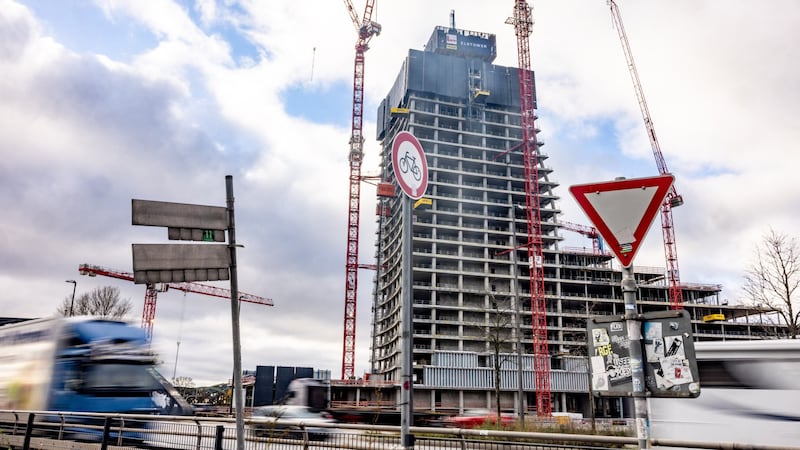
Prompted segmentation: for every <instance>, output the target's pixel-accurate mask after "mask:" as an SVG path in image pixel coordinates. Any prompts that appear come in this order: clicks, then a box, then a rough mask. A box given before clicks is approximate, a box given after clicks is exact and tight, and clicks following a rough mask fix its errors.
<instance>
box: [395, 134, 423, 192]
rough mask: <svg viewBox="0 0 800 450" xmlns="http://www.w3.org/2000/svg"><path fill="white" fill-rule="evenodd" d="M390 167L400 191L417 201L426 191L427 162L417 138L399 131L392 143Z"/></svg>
mask: <svg viewBox="0 0 800 450" xmlns="http://www.w3.org/2000/svg"><path fill="white" fill-rule="evenodd" d="M392 167H394V174H395V176H396V177H397V182H398V184H400V189H402V190H403V192H405V193H406V195H408V196H409V197H411V198H413V199H414V200H419V199H420V198H422V196H423V195H424V194H425V190H426V189H428V162H427V161H426V160H425V152H424V151H423V150H422V145H420V143H419V141H418V140H417V138H415V137H414V135H413V134H411V133H409V132H408V131H401V132H400V133H398V134H397V136H395V138H394V142H393V143H392Z"/></svg>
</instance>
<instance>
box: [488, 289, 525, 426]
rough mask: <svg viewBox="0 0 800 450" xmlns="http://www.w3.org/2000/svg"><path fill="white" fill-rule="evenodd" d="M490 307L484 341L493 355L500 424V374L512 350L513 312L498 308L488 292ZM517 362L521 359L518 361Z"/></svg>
mask: <svg viewBox="0 0 800 450" xmlns="http://www.w3.org/2000/svg"><path fill="white" fill-rule="evenodd" d="M489 295H490V297H491V301H492V309H491V310H490V311H489V321H488V323H487V325H486V341H487V342H488V343H489V348H490V349H491V352H492V355H493V356H494V367H493V369H494V403H495V409H496V413H497V423H498V424H500V423H501V422H500V409H501V408H500V374H501V371H500V370H501V368H502V366H503V363H504V362H505V361H506V360H508V359H509V358H510V356H509V354H510V353H511V352H512V350H513V348H512V342H513V339H512V334H511V330H512V328H513V327H514V323H513V314H512V311H511V310H510V309H500V308H499V305H498V302H497V300H496V299H495V297H494V294H492V293H489ZM518 363H519V364H521V363H522V361H519V362H518Z"/></svg>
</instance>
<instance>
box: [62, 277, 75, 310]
mask: <svg viewBox="0 0 800 450" xmlns="http://www.w3.org/2000/svg"><path fill="white" fill-rule="evenodd" d="M64 282H65V283H72V300H70V302H69V316H70V317H72V308H73V307H74V306H75V288H76V287H78V282H77V281H75V280H65V281H64Z"/></svg>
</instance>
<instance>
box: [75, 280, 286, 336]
mask: <svg viewBox="0 0 800 450" xmlns="http://www.w3.org/2000/svg"><path fill="white" fill-rule="evenodd" d="M78 272H79V273H80V274H81V275H88V276H90V277H96V276H98V275H100V276H104V277H110V278H116V279H118V280H125V281H133V273H132V272H125V271H122V270H114V269H108V268H105V267H100V266H95V265H90V264H81V265H80V266H78ZM168 289H176V290H178V291H183V292H191V293H194V294H203V295H210V296H212V297H219V298H224V299H227V300H230V298H231V291H230V290H228V289H225V288H221V287H216V286H209V285H206V284H200V283H193V282H188V281H187V282H177V283H157V284H153V283H148V284H147V290H146V291H145V294H144V308H143V309H142V328H144V329H145V331H146V332H147V339H148V340H150V339H151V338H152V337H153V321H154V320H155V317H156V300H157V298H158V293H159V292H166V291H167V290H168ZM239 301H242V302H246V303H255V304H258V305H265V306H273V303H272V300H270V299H268V298H263V297H259V296H256V295H251V294H246V293H243V292H239Z"/></svg>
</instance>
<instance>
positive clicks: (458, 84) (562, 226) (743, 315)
mask: <svg viewBox="0 0 800 450" xmlns="http://www.w3.org/2000/svg"><path fill="white" fill-rule="evenodd" d="M495 56H496V45H495V36H494V35H492V34H487V33H479V32H471V31H465V30H460V29H455V28H452V27H437V28H436V29H435V30H434V32H433V34H432V36H431V38H430V40H429V42H428V44H427V45H426V47H425V49H424V51H418V50H409V52H408V56H407V57H406V58H405V60H404V61H403V63H402V66H401V69H400V72H399V74H398V75H397V78H396V80H395V82H394V85H393V86H392V88H391V91H390V92H389V93H388V95H387V96H386V98H385V99H384V100H383V101H382V102H381V104H380V107H379V109H378V117H377V123H378V126H377V138H378V139H379V140H380V141H382V171H383V176H384V180H386V181H389V182H392V181H393V179H394V178H393V167H392V166H391V156H390V152H391V147H392V140H393V137H394V136H395V135H396V134H397V133H398V132H400V131H409V132H411V133H412V134H413V135H414V136H416V138H417V139H418V140H419V141H420V143H421V144H422V147H423V148H424V151H425V153H426V157H427V163H428V168H429V185H428V189H427V193H426V195H425V198H426V199H428V200H430V201H429V202H427V201H426V202H418V204H417V205H416V207H415V208H414V210H413V212H412V217H413V225H412V230H413V231H412V235H413V238H412V252H413V256H412V262H411V267H412V278H413V294H412V303H413V375H414V408H415V409H416V410H435V411H447V412H452V411H463V410H464V409H468V408H494V406H495V389H494V387H495V384H496V383H497V380H499V384H500V388H501V389H500V391H501V396H500V403H501V407H502V409H503V410H505V411H518V408H520V407H522V408H524V409H526V410H530V409H531V408H532V407H533V406H535V405H536V401H535V397H534V396H535V392H536V389H535V385H534V383H535V376H534V363H533V355H532V353H533V342H532V329H531V323H532V322H531V318H532V313H531V298H530V288H529V267H530V266H529V261H528V252H527V250H526V242H527V239H528V237H527V236H528V230H527V228H528V224H527V220H526V211H525V210H524V207H525V205H526V199H525V195H526V189H525V178H524V176H525V168H524V161H523V155H522V154H521V153H520V152H519V151H518V147H519V144H520V139H521V135H522V133H521V128H520V101H519V74H518V69H517V68H515V67H504V66H498V65H494V64H492V62H493V60H494V58H495ZM537 132H538V130H537ZM541 145H542V141H541V140H538V147H539V148H537V149H536V151H537V153H538V158H536V159H537V163H538V188H539V189H538V192H539V194H538V196H539V199H538V200H539V205H540V216H541V227H540V228H541V233H542V243H543V249H544V252H543V253H544V261H543V264H544V283H545V296H546V305H547V311H546V319H547V322H546V323H547V341H548V342H547V344H548V350H549V353H550V392H551V396H552V409H553V411H565V412H566V411H569V412H579V413H583V414H584V415H588V414H590V412H589V411H588V408H589V406H588V405H589V402H588V392H589V383H588V374H587V372H586V356H585V355H586V351H587V347H586V332H585V326H586V320H587V318H588V317H590V316H593V315H614V314H617V315H621V314H624V310H623V301H622V298H623V297H622V289H621V277H622V275H621V272H620V271H619V270H618V269H614V267H613V264H614V261H613V257H612V256H611V254H610V253H607V252H604V251H603V249H602V246H601V245H599V244H601V243H598V241H597V236H596V234H592V233H591V232H590V230H591V228H590V227H583V226H580V225H575V224H572V223H569V222H565V221H562V220H561V218H560V217H559V216H560V213H561V211H560V210H559V209H558V201H559V197H558V195H557V194H556V192H555V191H556V187H557V186H558V183H557V182H556V181H554V179H553V178H552V177H551V176H552V173H553V168H551V167H549V166H548V165H547V159H548V157H547V154H546V153H545V152H543V151H540V150H541V149H540V147H541ZM402 195H403V194H402V193H401V194H399V195H396V196H393V197H386V198H382V199H380V204H379V206H378V213H379V218H380V227H379V232H378V242H377V262H378V267H379V271H378V277H377V285H376V291H375V292H376V295H375V304H374V305H373V329H372V333H373V336H372V356H371V372H372V373H371V376H372V377H373V378H378V379H382V380H385V381H393V382H397V383H399V382H400V380H401V375H402V373H401V372H402V367H401V366H402V364H401V361H402V355H401V350H402V345H401V342H402V330H403V327H402V323H401V318H402V316H403V315H402V301H401V299H402V292H401V281H402V280H401V275H402V273H401V267H402V264H401V261H402V256H403V255H402V251H401V247H402V246H401V242H402V236H401V234H402V233H401V230H402V229H403V227H402V221H403V220H404V219H403V218H404V217H405V214H404V213H403V211H402V209H403V204H404V202H402V201H401V198H400V196H402ZM573 231H577V232H579V233H584V234H585V235H587V236H588V238H593V239H595V242H594V243H589V244H588V245H587V246H586V247H585V248H580V249H576V248H565V247H564V246H562V245H560V244H561V242H562V241H563V237H562V235H563V234H564V233H570V232H573ZM652 238H653V239H655V238H656V237H655V236H652ZM587 242H588V241H587ZM664 275H665V273H664V269H662V268H646V267H635V277H636V282H637V285H638V287H637V301H638V305H639V308H640V310H641V311H642V312H649V311H656V310H667V309H669V307H670V303H669V292H668V286H667V284H666V281H665V276H664ZM682 289H683V299H684V303H685V308H686V309H687V310H688V311H689V312H690V314H691V316H692V324H693V325H692V326H693V331H694V333H695V338H696V339H699V340H704V339H747V338H754V337H757V336H760V335H764V334H765V333H767V332H775V331H776V330H774V329H773V330H768V329H767V328H765V326H764V325H763V324H762V323H761V322H760V321H757V320H756V321H754V320H753V317H756V316H757V315H758V314H757V313H758V311H757V310H755V309H753V308H747V307H743V306H732V305H728V304H727V302H726V301H724V300H722V299H721V298H720V292H721V286H719V285H707V284H704V285H701V284H686V283H684V284H683V286H682ZM704 317H705V318H708V317H712V318H713V320H709V321H704V320H703V319H704ZM720 319H722V320H720ZM496 375H499V377H496ZM398 398H399V397H398ZM598 405H599V406H597V413H598V414H599V415H605V416H611V417H620V416H623V415H628V411H624V410H625V409H626V408H627V406H625V402H622V401H616V400H614V401H604V402H598Z"/></svg>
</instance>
